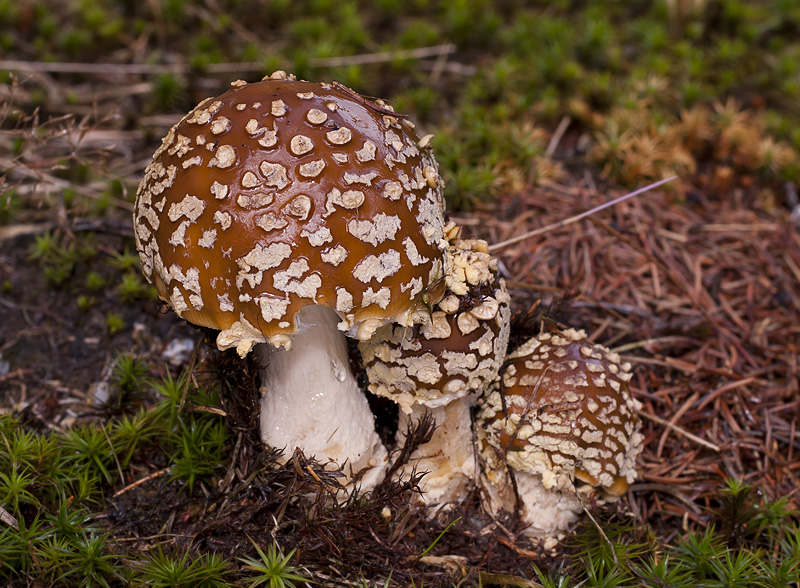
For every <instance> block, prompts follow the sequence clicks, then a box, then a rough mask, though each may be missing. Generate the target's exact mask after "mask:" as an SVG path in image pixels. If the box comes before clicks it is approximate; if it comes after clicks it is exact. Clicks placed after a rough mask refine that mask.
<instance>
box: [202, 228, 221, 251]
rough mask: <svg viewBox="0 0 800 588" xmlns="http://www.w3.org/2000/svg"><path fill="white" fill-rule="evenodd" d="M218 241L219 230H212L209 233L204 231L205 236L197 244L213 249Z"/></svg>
mask: <svg viewBox="0 0 800 588" xmlns="http://www.w3.org/2000/svg"><path fill="white" fill-rule="evenodd" d="M216 240H217V230H216V229H210V230H208V231H203V236H202V237H200V239H198V240H197V244H198V245H200V247H205V248H206V249H211V247H213V246H214V241H216Z"/></svg>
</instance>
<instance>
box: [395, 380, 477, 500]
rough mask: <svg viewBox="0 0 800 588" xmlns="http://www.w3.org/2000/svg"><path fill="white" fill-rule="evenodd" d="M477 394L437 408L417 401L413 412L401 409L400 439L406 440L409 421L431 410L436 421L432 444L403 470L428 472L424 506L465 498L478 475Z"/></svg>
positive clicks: (423, 486)
mask: <svg viewBox="0 0 800 588" xmlns="http://www.w3.org/2000/svg"><path fill="white" fill-rule="evenodd" d="M473 400H474V398H473V396H466V397H463V398H459V399H458V400H454V401H453V402H451V403H449V404H447V405H445V406H438V407H435V408H429V407H426V406H423V405H419V404H414V405H412V406H411V413H410V414H406V413H405V412H404V411H402V410H401V411H400V421H399V423H398V430H397V440H398V445H400V444H402V443H404V442H405V437H406V432H407V431H408V425H409V422H411V423H415V421H418V420H419V419H420V418H422V416H423V415H424V414H425V413H426V412H428V413H430V414H431V416H433V418H434V421H435V422H436V430H435V431H434V433H433V437H432V438H431V440H430V441H429V442H428V443H425V444H424V445H421V446H420V447H419V448H418V449H417V450H416V451H415V452H414V454H413V455H412V456H411V459H410V460H409V462H408V464H407V465H406V466H405V468H404V470H403V473H405V474H409V473H410V472H411V471H412V470H413V469H416V471H417V472H418V473H420V472H426V471H427V472H428V473H427V474H426V475H425V477H423V478H422V480H421V482H420V489H421V490H422V492H423V494H422V496H421V501H422V504H424V505H428V506H430V505H440V504H445V503H453V502H456V501H458V500H460V499H461V498H463V497H464V495H465V494H466V492H467V490H468V489H469V488H470V487H471V486H472V482H473V480H474V478H475V451H474V444H473V436H472V418H471V416H470V407H471V406H472V404H473Z"/></svg>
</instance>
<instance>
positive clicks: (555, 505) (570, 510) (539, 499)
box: [482, 468, 583, 539]
mask: <svg viewBox="0 0 800 588" xmlns="http://www.w3.org/2000/svg"><path fill="white" fill-rule="evenodd" d="M482 479H483V488H484V490H485V492H486V495H487V496H486V497H487V501H486V502H484V505H486V506H487V507H488V508H489V510H490V511H491V512H492V513H493V514H494V515H495V516H497V515H499V514H500V513H502V512H503V511H505V512H514V510H515V508H516V497H515V495H514V489H513V486H512V484H511V479H510V477H509V475H508V472H507V471H506V470H505V469H493V468H487V469H486V471H485V472H484V474H483V476H482ZM514 480H515V481H516V483H517V491H518V492H519V497H520V500H521V502H522V504H521V505H520V507H521V509H520V513H519V514H520V521H521V522H522V524H523V526H524V528H523V530H522V533H523V534H524V535H526V536H528V537H531V538H535V539H538V538H542V539H548V538H552V537H556V536H558V535H559V534H561V533H563V532H564V531H566V530H567V529H568V528H569V527H570V525H572V524H573V523H574V522H575V521H577V520H578V515H579V514H580V513H581V512H582V511H583V507H582V506H581V501H580V500H579V498H578V496H577V494H576V493H574V492H569V491H559V490H548V489H546V488H545V487H544V485H543V484H542V478H541V476H539V475H538V474H531V473H529V472H521V471H519V470H515V471H514Z"/></svg>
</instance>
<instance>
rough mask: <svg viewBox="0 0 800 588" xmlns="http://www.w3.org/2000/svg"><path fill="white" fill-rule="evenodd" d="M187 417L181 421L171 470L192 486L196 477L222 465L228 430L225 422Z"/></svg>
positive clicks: (205, 474)
mask: <svg viewBox="0 0 800 588" xmlns="http://www.w3.org/2000/svg"><path fill="white" fill-rule="evenodd" d="M187 420H188V421H189V422H188V423H186V422H184V420H183V419H182V420H181V421H180V429H179V431H178V442H177V452H176V454H175V456H174V458H173V465H172V474H173V477H175V478H183V479H185V480H186V483H187V485H188V486H189V490H191V489H192V488H194V484H195V482H196V481H198V480H199V479H201V478H204V477H207V476H209V475H211V474H212V473H213V472H214V471H215V470H216V469H217V468H218V467H219V466H220V463H221V462H222V450H223V448H224V446H225V441H226V433H225V425H224V423H222V422H214V421H211V420H204V422H201V421H199V420H195V419H193V418H192V419H187Z"/></svg>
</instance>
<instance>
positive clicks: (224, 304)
mask: <svg viewBox="0 0 800 588" xmlns="http://www.w3.org/2000/svg"><path fill="white" fill-rule="evenodd" d="M217 301H218V302H219V309H220V310H221V311H222V312H232V311H233V303H232V302H231V300H230V298H228V294H227V293H226V294H217Z"/></svg>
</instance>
